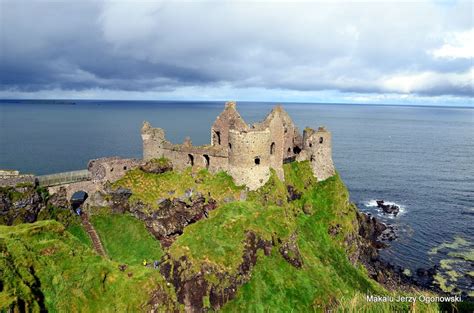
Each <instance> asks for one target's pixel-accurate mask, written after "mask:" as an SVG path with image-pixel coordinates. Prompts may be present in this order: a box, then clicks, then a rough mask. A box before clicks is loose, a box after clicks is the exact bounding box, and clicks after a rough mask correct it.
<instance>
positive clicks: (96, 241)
mask: <svg viewBox="0 0 474 313" xmlns="http://www.w3.org/2000/svg"><path fill="white" fill-rule="evenodd" d="M81 219H82V225H84V229H85V230H86V232H87V233H88V234H89V237H91V240H92V245H93V246H94V249H95V251H97V253H98V254H100V255H102V256H107V254H106V253H105V249H104V246H102V242H100V238H99V235H98V234H97V232H96V231H95V228H94V226H92V224H91V223H90V222H89V215H88V214H87V213H85V212H83V213H82V214H81Z"/></svg>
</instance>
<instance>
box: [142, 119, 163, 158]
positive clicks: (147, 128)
mask: <svg viewBox="0 0 474 313" xmlns="http://www.w3.org/2000/svg"><path fill="white" fill-rule="evenodd" d="M141 135H142V141H143V159H144V160H145V161H149V160H151V159H155V158H160V157H161V156H162V155H163V151H162V145H163V141H164V140H165V131H164V130H163V129H161V128H154V127H151V124H150V123H148V122H144V123H143V126H142V130H141Z"/></svg>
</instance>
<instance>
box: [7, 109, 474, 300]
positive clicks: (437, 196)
mask: <svg viewBox="0 0 474 313" xmlns="http://www.w3.org/2000/svg"><path fill="white" fill-rule="evenodd" d="M275 104H276V103H257V102H239V103H238V104H237V109H238V110H239V112H240V113H241V115H242V116H243V118H244V119H245V120H246V122H247V123H253V122H256V121H259V120H262V119H263V118H264V117H265V116H266V115H267V114H268V113H269V112H270V110H271V109H272V107H273V106H274V105H275ZM283 106H284V108H285V110H286V111H287V112H288V113H289V114H290V116H291V117H292V118H293V120H294V122H295V123H296V125H297V126H298V127H299V129H300V130H302V129H304V127H306V126H309V127H312V128H316V127H318V126H321V125H324V126H326V127H327V128H328V129H329V130H330V131H331V132H332V136H333V159H334V163H335V166H336V169H337V171H338V172H339V174H340V175H341V177H342V179H343V181H344V182H345V184H346V185H347V187H348V189H349V191H350V196H351V200H352V201H353V202H354V203H355V204H356V205H357V206H358V207H359V209H360V210H361V211H364V212H367V213H371V214H372V215H373V216H376V217H377V218H379V219H381V220H382V221H384V222H387V223H390V224H392V225H394V227H395V229H396V232H397V235H398V238H397V239H396V240H394V241H392V242H390V243H389V247H388V248H386V249H383V250H382V251H381V255H382V258H384V259H385V260H387V261H389V262H390V263H391V264H393V265H396V266H400V267H402V268H403V269H404V270H405V273H407V274H410V275H412V276H413V277H414V278H415V279H418V278H419V277H418V275H417V270H419V269H420V268H422V269H429V268H433V267H434V266H436V267H437V269H438V273H439V274H438V275H437V281H438V283H439V284H440V285H441V284H442V285H444V286H443V287H444V288H446V290H447V291H449V292H454V293H456V292H460V291H464V292H465V293H468V294H469V293H470V294H471V296H472V295H474V278H473V276H472V273H473V271H474V108H472V107H441V106H436V107H433V106H397V105H372V104H371V105H364V104H360V105H359V104H314V103H283ZM471 106H472V104H471ZM223 107H224V102H221V101H215V102H202V101H103V100H100V101H92V100H88V101H79V100H1V101H0V169H18V170H20V171H21V172H23V173H34V174H38V175H40V174H49V173H56V172H63V171H70V170H79V169H85V168H86V167H87V162H88V161H89V160H91V159H94V158H100V157H106V156H121V157H136V158H139V157H141V155H142V143H141V137H140V128H141V126H142V123H143V121H149V122H150V123H151V124H152V125H153V126H155V127H161V128H163V129H165V131H166V137H167V138H168V139H169V140H170V141H172V142H175V143H180V142H182V141H183V140H184V138H185V137H186V136H189V137H191V140H192V142H193V144H196V145H201V144H206V143H209V142H210V136H211V135H210V126H211V125H212V123H213V122H214V120H215V118H216V116H217V115H218V114H219V113H220V112H221V111H222V109H223ZM379 199H383V200H384V201H385V202H389V203H394V204H397V205H398V206H400V207H401V211H400V213H399V214H398V215H396V216H393V215H386V214H384V213H383V212H381V211H380V210H379V209H378V208H377V206H376V203H375V200H379ZM453 273H454V274H453Z"/></svg>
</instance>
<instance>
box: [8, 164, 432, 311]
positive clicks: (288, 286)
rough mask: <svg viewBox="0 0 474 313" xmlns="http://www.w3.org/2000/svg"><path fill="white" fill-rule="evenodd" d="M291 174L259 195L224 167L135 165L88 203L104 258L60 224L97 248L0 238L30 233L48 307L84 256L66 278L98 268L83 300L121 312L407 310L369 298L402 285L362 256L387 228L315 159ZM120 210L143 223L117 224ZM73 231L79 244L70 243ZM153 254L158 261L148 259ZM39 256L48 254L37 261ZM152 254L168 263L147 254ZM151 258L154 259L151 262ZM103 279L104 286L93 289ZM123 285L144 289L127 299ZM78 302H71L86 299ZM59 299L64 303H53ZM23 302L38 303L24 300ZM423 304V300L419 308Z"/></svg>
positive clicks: (273, 178) (70, 282) (288, 170)
mask: <svg viewBox="0 0 474 313" xmlns="http://www.w3.org/2000/svg"><path fill="white" fill-rule="evenodd" d="M284 171H285V173H284V175H285V182H282V181H281V180H279V179H278V177H277V174H276V173H275V172H273V171H272V172H271V175H270V178H269V180H268V182H267V183H266V184H265V185H264V186H263V187H261V188H259V189H258V190H256V191H251V192H248V191H245V190H244V189H243V188H241V187H238V186H235V184H234V183H233V181H232V179H231V178H230V177H229V176H228V175H227V174H225V173H218V174H215V175H213V174H210V173H209V172H207V171H206V170H201V171H192V170H191V169H188V170H186V171H184V172H183V173H179V172H174V171H167V172H162V173H159V174H155V173H153V172H149V173H146V172H144V171H142V170H140V169H136V170H133V171H130V172H129V173H128V174H127V175H126V176H125V177H123V178H122V179H121V180H119V181H117V182H116V183H114V184H113V185H112V186H110V190H109V193H108V194H106V195H104V199H106V200H107V201H105V204H106V207H102V208H97V207H94V208H92V207H91V208H89V213H90V214H92V218H91V223H92V224H94V223H98V222H97V221H99V220H100V221H101V224H100V225H99V224H95V226H96V229H97V232H98V235H99V237H100V238H101V239H102V241H103V244H104V248H105V250H106V254H107V256H106V257H105V258H101V257H99V256H96V257H95V259H93V260H94V261H92V256H93V252H92V251H91V250H90V244H88V243H87V240H83V239H81V232H79V231H78V230H77V229H74V228H71V227H69V228H67V229H64V228H62V229H59V228H58V229H56V228H54V231H52V232H53V233H54V235H53V234H47V233H48V232H50V230H43V228H42V230H41V231H44V232H45V235H44V236H49V237H51V236H52V237H54V236H59V234H61V236H65V237H66V238H68V239H67V240H63V243H64V245H66V246H68V245H71V248H67V249H70V250H68V251H81V252H80V253H85V254H86V255H88V256H89V255H90V256H91V257H90V258H89V257H88V258H87V260H86V259H83V261H80V260H79V259H78V258H77V257H78V254H76V253H75V252H74V253H73V254H72V255H71V254H68V253H62V252H61V254H57V253H56V252H51V251H56V250H54V249H56V248H54V247H55V245H57V243H56V242H55V241H51V242H48V243H42V244H40V240H41V238H42V235H38V232H32V233H29V232H27V233H22V232H21V230H20V228H10V229H7V230H6V228H0V234H2V233H3V234H5V232H7V233H8V234H7V235H3V236H4V237H5V238H7V237H9V238H10V237H11V238H13V237H15V238H19V237H21V238H24V240H25V242H28V240H30V242H29V243H28V244H29V245H32V246H31V247H29V248H28V249H29V250H30V251H33V252H32V253H33V254H31V255H30V257H31V258H32V261H31V262H29V264H30V265H29V268H30V270H29V271H30V273H31V269H32V270H33V271H34V273H35V274H34V276H35V277H37V279H38V284H37V285H31V286H33V287H34V288H37V289H39V290H41V291H42V292H43V295H44V299H45V301H43V302H42V303H43V304H44V306H45V307H46V308H47V309H51V310H59V309H61V307H58V303H63V304H64V303H65V302H66V301H68V299H70V298H71V297H73V296H72V294H69V293H59V291H57V290H52V289H48V288H47V286H51V283H52V280H51V279H52V278H51V276H49V275H53V276H54V275H62V274H60V273H63V272H62V271H63V269H62V267H61V266H64V264H71V262H72V260H76V261H74V262H73V263H72V264H73V265H71V267H69V269H71V271H72V272H68V273H69V274H68V275H62V276H61V277H62V279H63V280H64V284H65V285H67V286H71V287H67V288H76V289H77V288H78V289H79V290H81V287H79V286H78V285H77V284H76V283H75V282H78V281H83V278H82V277H81V275H83V273H84V272H83V270H84V269H83V267H81V266H85V264H86V263H87V262H93V264H96V265H97V266H99V267H98V268H97V267H96V265H94V266H93V268H94V270H93V271H91V272H89V273H88V278H87V279H86V281H87V282H88V283H87V284H89V283H90V284H92V285H87V284H86V285H84V290H87V289H86V288H92V290H94V296H91V295H88V296H85V297H83V298H80V299H81V300H80V301H81V303H82V304H81V305H83V306H84V307H86V308H90V309H92V308H96V307H98V305H102V306H103V307H104V305H105V307H110V308H112V309H116V310H122V309H124V308H127V309H128V310H141V311H148V310H158V311H159V310H160V308H161V309H162V310H163V308H166V310H171V311H188V312H206V311H209V310H222V311H229V312H236V311H243V312H247V311H262V310H264V311H271V312H289V311H296V312H306V311H314V310H315V311H325V310H335V309H341V310H356V309H357V305H364V307H365V308H366V309H367V310H372V309H373V310H378V309H382V310H383V309H386V310H388V309H396V310H400V311H403V310H405V309H408V307H406V306H405V305H404V304H397V305H396V306H395V307H384V305H383V304H377V303H367V302H365V298H364V295H365V294H367V293H369V294H386V293H391V294H395V292H396V291H387V290H386V289H385V288H384V287H383V286H382V285H380V284H378V283H376V282H375V281H374V280H373V279H371V277H369V275H371V276H372V277H375V278H377V271H375V276H374V275H372V273H371V272H370V270H369V273H367V270H365V269H363V268H362V267H361V266H360V264H361V263H360V262H361V260H371V259H376V248H377V247H376V244H374V238H376V237H377V236H378V233H379V232H380V230H381V228H383V227H382V226H380V225H378V224H377V223H376V222H374V221H373V220H372V219H368V218H366V217H364V216H362V215H360V213H359V212H358V211H357V208H356V207H355V206H354V205H353V204H351V202H350V200H349V194H348V192H347V189H346V188H345V186H344V184H343V183H342V181H341V180H340V178H339V176H337V175H336V176H333V177H331V178H329V179H327V180H325V181H323V182H317V180H316V178H315V177H314V176H313V173H312V168H311V164H310V162H308V161H306V162H293V163H289V164H285V165H284ZM47 203H49V202H48V201H47ZM40 211H41V210H40ZM94 216H96V217H97V218H94ZM114 216H115V217H116V216H121V217H127V218H131V219H134V221H137V219H138V221H141V222H139V223H138V224H139V225H136V224H137V223H123V222H122V223H120V224H118V223H117V222H116V220H117V219H115V218H114ZM132 216H133V217H132ZM132 224H134V225H135V226H133V227H135V228H132ZM32 225H35V224H32ZM140 225H141V227H142V228H146V229H147V230H148V231H149V233H148V235H147V236H150V233H151V234H152V235H153V236H154V238H155V239H158V240H159V241H156V240H155V239H150V238H149V237H146V236H145V234H144V233H146V231H144V232H143V231H138V230H137V228H136V227H139V226H140ZM22 227H23V226H22ZM32 227H33V226H32ZM142 230H143V229H142ZM70 233H73V234H74V236H73V235H71V234H70ZM28 234H30V235H28ZM22 236H23V237H22ZM25 236H26V237H25ZM29 237H31V238H30V239H27V238H29ZM74 237H76V238H77V239H79V241H77V240H72V239H71V238H74ZM145 237H146V238H145ZM1 238H2V237H0V239H1ZM369 239H370V240H369ZM22 240H23V239H22ZM12 242H13V241H12ZM80 242H84V244H85V245H84V244H81V243H80ZM78 245H81V246H80V248H79V246H78ZM88 245H89V247H88ZM147 245H150V247H148V246H147ZM72 246H74V247H72ZM160 246H161V247H160ZM33 247H36V248H34V249H33ZM40 247H41V249H40ZM38 249H39V250H38ZM51 249H53V250H51ZM61 249H66V247H63V248H61ZM77 249H79V250H77ZM157 249H161V250H160V251H158V252H156V250H157ZM374 249H375V250H374ZM2 250H3V251H7V252H8V253H7V254H8V255H11V256H12V257H14V258H15V260H20V259H21V258H22V256H21V253H20V252H19V251H18V250H15V249H14V248H13V246H12V245H3V246H2ZM151 250H153V251H155V252H154V254H153V255H154V256H151V254H150V256H147V253H148V252H147V251H151ZM60 251H62V250H60ZM84 251H88V252H84ZM80 253H79V254H80ZM7 254H5V253H4V254H3V255H7ZM35 254H38V255H40V257H38V260H36V259H35V258H36V257H34V255H35ZM156 255H159V257H156ZM53 256H54V259H53ZM154 257H156V258H159V259H157V260H156V262H152V261H153V259H152V260H151V261H150V259H149V258H154ZM160 257H161V258H160ZM71 258H72V259H71ZM74 258H75V259H74ZM142 259H148V262H146V265H147V266H143V264H142V262H141V260H142ZM7 261H8V262H9V263H8V264H13V265H11V266H10V265H9V266H10V267H12V268H22V266H23V265H22V264H23V263H21V262H19V261H17V262H13V263H12V262H11V261H9V260H6V259H5V260H4V262H7ZM45 262H46V263H48V262H55V263H54V264H55V265H54V266H52V267H50V268H49V272H48V273H49V274H47V273H46V272H44V269H43V268H44V267H43V265H42V264H46V263H45ZM94 262H95V263H94ZM97 262H99V263H97ZM101 262H102V263H101ZM78 263H80V264H78ZM150 263H151V264H152V265H149V264H150ZM362 263H363V262H362ZM153 264H154V265H153ZM154 267H156V268H154ZM96 268H97V271H96ZM99 268H103V270H99ZM9 273H11V274H9V275H10V276H8V277H9V278H8V286H9V287H8V288H9V289H8V288H7V290H9V292H11V291H12V290H14V288H15V286H16V285H15V284H16V283H10V281H17V274H15V271H13V270H12V271H10V272H9ZM368 274H369V275H368ZM104 277H105V278H104ZM127 277H128V278H127ZM127 279H129V280H127ZM100 281H102V284H103V287H100V288H97V289H94V288H95V287H93V286H95V282H97V283H98V284H99V285H100V284H101V283H100ZM107 284H111V285H107ZM3 286H6V283H5V282H3ZM35 286H41V287H35ZM12 288H13V289H12ZM127 288H128V289H127ZM35 290H36V289H35ZM110 290H118V292H119V294H122V293H121V292H124V294H123V298H122V296H117V297H113V298H111V293H110V292H109V291H110ZM125 290H129V291H130V290H136V292H135V291H134V292H129V293H130V295H125ZM77 292H78V291H77ZM84 292H85V291H84ZM74 297H75V298H74V299H70V300H71V301H72V303H73V304H74V305H77V303H78V302H77V299H78V298H77V297H76V296H74ZM33 298H34V297H33ZM59 298H60V299H62V300H61V302H55V301H53V299H59ZM23 299H26V300H25V301H27V302H28V301H30V300H28V299H30V298H28V297H27V295H25V296H24V298H23ZM104 299H106V300H107V301H108V302H104V301H105V300H104ZM126 299H128V300H127V301H130V305H129V306H127V305H126V304H125V300H126ZM12 301H13V300H12ZM11 303H15V302H14V301H13V302H11ZM13 305H15V304H13ZM417 308H419V309H420V310H422V309H424V308H426V306H425V305H423V304H418V306H417Z"/></svg>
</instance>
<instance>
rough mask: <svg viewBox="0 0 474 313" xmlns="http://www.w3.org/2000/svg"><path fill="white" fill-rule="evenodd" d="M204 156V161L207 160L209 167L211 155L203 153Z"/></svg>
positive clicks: (207, 166)
mask: <svg viewBox="0 0 474 313" xmlns="http://www.w3.org/2000/svg"><path fill="white" fill-rule="evenodd" d="M203 157H204V161H205V162H206V168H209V164H210V161H211V160H210V159H209V156H208V155H207V154H204V155H203Z"/></svg>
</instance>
